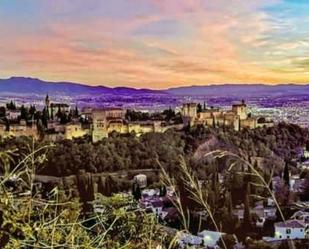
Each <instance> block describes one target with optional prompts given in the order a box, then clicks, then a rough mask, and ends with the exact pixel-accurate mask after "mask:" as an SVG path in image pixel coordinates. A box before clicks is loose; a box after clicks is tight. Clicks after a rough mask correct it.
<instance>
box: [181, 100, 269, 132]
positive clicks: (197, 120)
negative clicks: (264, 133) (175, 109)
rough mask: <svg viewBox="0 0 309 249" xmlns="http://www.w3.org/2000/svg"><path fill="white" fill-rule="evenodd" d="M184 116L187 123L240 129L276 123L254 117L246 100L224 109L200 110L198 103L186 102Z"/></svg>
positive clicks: (183, 109) (183, 108)
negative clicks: (229, 108) (226, 109)
mask: <svg viewBox="0 0 309 249" xmlns="http://www.w3.org/2000/svg"><path fill="white" fill-rule="evenodd" d="M182 116H183V120H184V124H185V125H190V126H194V125H197V124H201V125H205V126H210V127H214V128H215V127H232V128H233V129H234V130H236V131H239V130H241V129H242V128H248V129H255V128H258V127H264V126H266V127H271V126H273V125H274V123H273V122H272V121H271V120H266V119H265V118H264V117H252V115H251V113H248V108H247V105H246V103H245V101H244V100H242V101H241V103H239V104H234V105H232V109H231V110H228V111H223V110H220V109H218V108H213V107H211V108H209V109H206V108H204V109H203V110H201V111H200V112H198V110H197V104H196V103H186V104H183V107H182Z"/></svg>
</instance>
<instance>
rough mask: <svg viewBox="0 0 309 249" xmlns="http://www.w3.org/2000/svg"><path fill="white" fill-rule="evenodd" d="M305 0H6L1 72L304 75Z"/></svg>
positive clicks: (165, 83) (119, 80) (198, 77)
mask: <svg viewBox="0 0 309 249" xmlns="http://www.w3.org/2000/svg"><path fill="white" fill-rule="evenodd" d="M25 4H26V5H27V6H26V7H25V8H23V7H22V6H21V5H25ZM301 4H304V3H300V4H299V5H301ZM299 5H297V4H296V3H295V2H293V1H288V0H285V1H283V0H281V1H280V0H252V1H243V0H234V1H230V0H216V1H207V0H170V1H162V0H148V1H146V0H132V1H126V0H115V1H107V0H106V1H105V0H104V1H99V0H89V1H82V0H77V1H74V4H72V1H69V0H61V1H60V0H58V1H47V0H43V1H39V0H25V1H24V2H23V4H22V3H21V2H20V1H16V0H15V1H14V0H13V1H12V0H10V1H9V0H3V4H2V5H0V19H1V20H3V21H2V22H1V23H0V33H1V39H0V49H1V51H2V52H1V53H0V67H1V71H0V77H2V78H4V77H10V76H12V75H23V76H33V77H39V78H42V79H46V80H57V81H58V80H61V81H63V80H65V81H78V82H83V83H88V84H92V85H100V84H101V85H109V86H120V85H128V86H134V87H151V88H167V87H172V86H177V85H194V84H196V85H206V84H212V83H216V84H221V83H259V82H261V83H269V84H273V83H290V82H297V83H305V82H307V81H308V80H309V76H308V74H306V73H305V72H306V71H307V70H308V68H309V66H308V65H309V63H308V61H309V56H308V57H306V56H305V55H306V54H308V50H309V41H308V40H307V37H308V33H309V28H307V27H309V18H307V17H306V12H304V11H302V12H301V14H300V15H297V14H296V12H297V11H298V13H299ZM306 6H307V5H306ZM308 6H309V5H308ZM302 7H304V6H302Z"/></svg>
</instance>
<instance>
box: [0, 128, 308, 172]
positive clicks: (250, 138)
mask: <svg viewBox="0 0 309 249" xmlns="http://www.w3.org/2000/svg"><path fill="white" fill-rule="evenodd" d="M29 145H31V146H32V147H33V148H39V147H42V146H47V149H46V150H47V151H44V152H42V154H43V153H44V155H45V154H46V157H47V158H46V159H47V160H44V162H43V163H42V165H40V167H39V168H38V171H37V174H42V175H52V176H68V175H72V174H76V173H77V172H78V171H79V170H85V171H86V172H90V173H101V172H116V171H120V170H128V169H152V168H158V167H159V165H158V162H160V164H161V165H163V166H164V168H166V169H167V171H168V172H173V169H175V168H177V167H178V164H179V158H180V156H183V157H184V158H185V159H186V161H187V162H188V163H189V164H190V165H191V166H192V167H193V168H196V169H197V170H199V171H201V172H202V171H204V169H205V167H206V171H205V172H207V164H208V163H209V162H205V160H202V156H203V154H205V153H207V152H209V151H213V150H218V149H221V150H226V151H231V152H233V153H236V154H238V155H240V156H241V157H242V158H244V159H247V160H249V159H250V158H258V157H260V158H263V165H262V166H263V167H265V168H270V169H271V168H272V167H274V166H278V171H279V170H280V169H281V170H282V169H283V166H284V161H289V162H291V164H293V162H292V161H291V160H292V159H293V158H295V157H297V154H298V151H299V148H301V147H304V146H307V148H308V147H309V132H308V130H307V129H303V128H301V127H299V126H297V125H293V124H286V123H280V124H278V125H276V126H275V127H270V128H259V129H254V130H249V129H243V130H241V131H239V132H237V131H234V130H233V129H228V128H208V127H204V126H197V127H190V128H189V127H188V128H186V129H185V130H184V131H181V132H176V131H173V130H169V131H167V132H165V133H148V134H144V135H142V136H141V137H135V136H134V134H129V135H121V134H117V133H112V134H110V136H109V137H108V138H105V139H103V140H102V141H100V142H98V143H92V142H91V139H90V137H83V138H78V139H74V140H63V141H58V142H55V143H54V144H51V145H50V147H48V145H49V144H48V143H46V142H38V141H32V139H31V138H29V137H12V138H2V139H1V141H0V150H1V151H8V150H9V151H11V152H12V158H13V160H14V162H18V161H19V160H20V158H19V157H20V155H25V154H27V153H28V152H29V149H30V148H29ZM31 146H30V147H31ZM294 166H295V165H294ZM224 167H225V161H224V160H221V162H220V163H219V171H221V170H223V169H224ZM277 173H278V172H277Z"/></svg>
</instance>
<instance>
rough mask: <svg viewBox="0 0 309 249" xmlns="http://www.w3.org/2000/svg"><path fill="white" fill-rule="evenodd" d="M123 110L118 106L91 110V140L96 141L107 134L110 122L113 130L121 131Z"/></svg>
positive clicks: (123, 117) (123, 116)
mask: <svg viewBox="0 0 309 249" xmlns="http://www.w3.org/2000/svg"><path fill="white" fill-rule="evenodd" d="M124 119H125V110H123V109H119V108H113V109H112V108H110V109H101V110H93V111H92V122H93V123H92V140H93V142H97V141H100V140H102V139H103V138H105V137H107V136H108V133H109V131H110V130H109V126H110V124H114V129H115V131H119V130H120V132H121V131H122V124H123V121H124ZM116 127H117V128H116Z"/></svg>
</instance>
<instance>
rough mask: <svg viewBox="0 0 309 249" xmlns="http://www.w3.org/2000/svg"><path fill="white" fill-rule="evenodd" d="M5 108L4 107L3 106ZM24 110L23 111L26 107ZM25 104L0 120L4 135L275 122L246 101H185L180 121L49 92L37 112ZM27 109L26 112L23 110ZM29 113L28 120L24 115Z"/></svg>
mask: <svg viewBox="0 0 309 249" xmlns="http://www.w3.org/2000/svg"><path fill="white" fill-rule="evenodd" d="M2 108H4V107H2ZM22 110H23V111H22ZM25 110H26V109H25V107H20V108H16V107H15V108H14V109H13V110H11V109H7V110H6V111H5V113H6V116H5V117H4V118H2V119H1V122H0V135H3V136H32V137H34V138H39V137H40V136H41V135H42V132H43V135H44V139H46V140H48V141H57V140H62V139H73V138H78V137H83V136H85V135H88V136H90V137H91V138H92V141H93V142H98V141H100V140H102V139H103V138H106V137H108V136H109V134H111V133H112V132H117V133H121V134H129V133H133V134H135V135H136V136H140V135H142V134H144V133H150V132H159V133H160V132H161V133H162V132H165V131H167V130H169V129H175V130H181V129H183V128H184V127H186V126H188V125H189V126H195V125H204V126H208V127H214V128H215V127H232V128H233V129H234V130H236V131H239V130H241V129H243V128H248V129H255V128H258V127H264V126H266V127H270V126H273V122H272V121H271V120H266V119H265V118H264V117H253V116H252V115H251V113H248V108H247V105H246V103H245V101H242V102H241V103H239V104H234V105H232V108H231V110H227V111H224V110H220V109H219V108H213V107H211V108H208V109H207V108H206V107H205V105H204V108H201V106H198V104H196V103H185V104H183V106H182V109H181V112H180V114H177V115H179V117H180V121H178V122H174V121H172V122H170V121H168V122H167V121H166V120H165V119H164V116H162V115H161V116H160V118H151V117H150V116H149V118H148V119H146V120H141V119H137V120H136V121H131V119H130V118H128V117H126V114H127V110H125V109H121V108H104V109H92V108H84V109H83V111H82V112H81V113H79V111H78V109H77V107H76V108H75V110H73V109H71V107H70V106H69V105H67V104H64V103H51V102H50V99H49V97H48V95H47V96H46V98H45V107H44V109H43V110H42V111H37V112H36V113H35V114H31V116H30V114H29V111H26V113H28V114H27V115H26V114H25ZM22 112H23V114H22ZM25 115H26V117H27V120H25V119H23V117H25Z"/></svg>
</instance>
